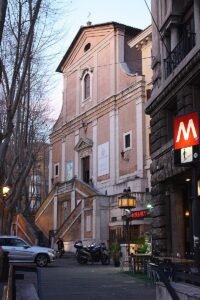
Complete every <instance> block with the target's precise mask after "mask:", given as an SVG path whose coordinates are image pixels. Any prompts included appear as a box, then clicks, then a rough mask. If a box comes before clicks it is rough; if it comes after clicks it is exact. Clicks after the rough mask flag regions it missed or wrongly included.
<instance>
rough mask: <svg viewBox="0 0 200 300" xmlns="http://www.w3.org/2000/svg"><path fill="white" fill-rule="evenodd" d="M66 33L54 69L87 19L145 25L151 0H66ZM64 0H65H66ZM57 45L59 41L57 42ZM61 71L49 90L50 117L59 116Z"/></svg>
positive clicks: (137, 26) (95, 21) (142, 27)
mask: <svg viewBox="0 0 200 300" xmlns="http://www.w3.org/2000/svg"><path fill="white" fill-rule="evenodd" d="M65 1H66V2H67V3H68V4H67V10H68V14H67V16H66V21H67V22H66V24H67V25H66V26H67V33H66V35H65V36H64V37H63V39H62V40H61V41H60V48H61V49H62V50H61V51H60V52H59V55H57V56H56V59H55V69H56V67H57V66H58V65H59V63H60V61H61V59H62V57H63V55H64V54H65V52H66V51H67V49H68V48H69V46H70V44H71V43H72V41H73V39H74V37H75V35H76V34H77V32H78V30H79V29H80V27H81V26H85V25H86V23H87V21H91V22H92V24H93V25H95V24H99V23H105V22H111V21H113V22H118V23H122V24H125V25H128V26H132V27H136V28H140V29H145V28H146V27H147V26H149V25H150V24H151V15H150V12H149V10H148V8H147V6H146V3H147V4H148V6H149V8H150V7H151V5H150V2H151V0H146V3H145V0H99V1H98V0H69V1H67V0H65ZM65 1H64V2H65ZM58 46H59V45H58ZM62 90H63V87H62V74H57V75H55V88H54V90H53V91H52V92H51V96H50V100H51V101H52V109H53V117H54V118H57V117H58V116H59V113H60V110H61V106H62Z"/></svg>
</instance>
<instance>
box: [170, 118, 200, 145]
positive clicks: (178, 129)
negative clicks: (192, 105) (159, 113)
mask: <svg viewBox="0 0 200 300" xmlns="http://www.w3.org/2000/svg"><path fill="white" fill-rule="evenodd" d="M198 144H199V116H198V113H197V112H194V113H191V114H187V115H184V116H181V117H177V118H175V119H174V149H175V150H176V149H181V148H187V147H190V146H194V145H198Z"/></svg>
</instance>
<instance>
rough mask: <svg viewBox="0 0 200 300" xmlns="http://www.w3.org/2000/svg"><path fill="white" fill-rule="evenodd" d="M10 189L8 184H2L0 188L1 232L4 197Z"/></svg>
mask: <svg viewBox="0 0 200 300" xmlns="http://www.w3.org/2000/svg"><path fill="white" fill-rule="evenodd" d="M9 191H10V188H9V186H6V185H5V186H2V188H1V190H0V194H1V200H2V201H1V206H0V214H1V227H0V230H1V234H3V233H4V209H5V198H6V197H7V195H8V193H9Z"/></svg>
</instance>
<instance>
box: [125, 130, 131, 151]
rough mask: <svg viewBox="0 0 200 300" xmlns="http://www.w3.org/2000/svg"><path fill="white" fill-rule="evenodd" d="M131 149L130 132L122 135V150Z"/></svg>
mask: <svg viewBox="0 0 200 300" xmlns="http://www.w3.org/2000/svg"><path fill="white" fill-rule="evenodd" d="M129 149H132V132H131V131H129V132H126V133H124V150H129Z"/></svg>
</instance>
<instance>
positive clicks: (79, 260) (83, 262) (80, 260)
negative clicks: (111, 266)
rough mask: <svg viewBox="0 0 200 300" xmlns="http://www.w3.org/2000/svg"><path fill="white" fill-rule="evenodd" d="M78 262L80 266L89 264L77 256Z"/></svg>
mask: <svg viewBox="0 0 200 300" xmlns="http://www.w3.org/2000/svg"><path fill="white" fill-rule="evenodd" d="M77 261H78V263H79V264H80V265H85V264H86V263H87V260H86V259H85V258H84V257H78V256H77Z"/></svg>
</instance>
